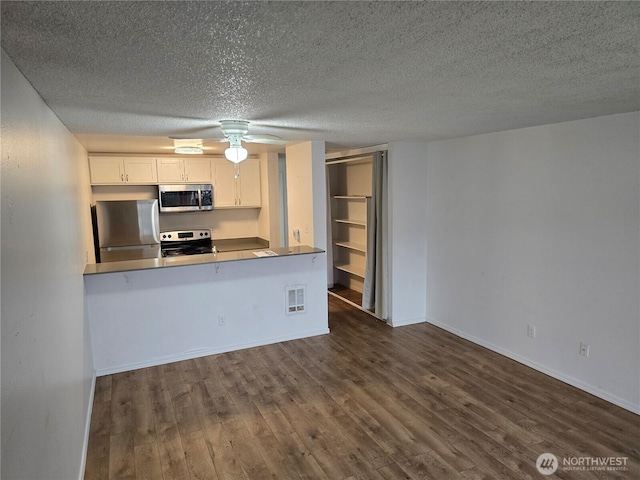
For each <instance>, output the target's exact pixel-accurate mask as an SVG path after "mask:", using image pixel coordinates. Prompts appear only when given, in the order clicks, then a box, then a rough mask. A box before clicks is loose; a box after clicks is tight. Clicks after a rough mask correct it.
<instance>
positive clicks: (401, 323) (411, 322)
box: [390, 317, 427, 328]
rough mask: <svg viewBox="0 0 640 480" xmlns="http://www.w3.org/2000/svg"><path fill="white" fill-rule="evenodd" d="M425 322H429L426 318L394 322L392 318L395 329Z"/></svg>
mask: <svg viewBox="0 0 640 480" xmlns="http://www.w3.org/2000/svg"><path fill="white" fill-rule="evenodd" d="M425 322H427V319H426V318H425V317H417V318H408V319H406V320H402V321H400V320H394V319H393V318H392V319H391V323H390V325H391V326H392V327H394V328H395V327H406V326H407V325H415V324H417V323H425Z"/></svg>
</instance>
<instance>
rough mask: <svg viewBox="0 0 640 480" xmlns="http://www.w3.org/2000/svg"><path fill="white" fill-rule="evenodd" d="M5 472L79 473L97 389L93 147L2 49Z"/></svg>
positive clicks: (33, 478)
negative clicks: (89, 291) (90, 286)
mask: <svg viewBox="0 0 640 480" xmlns="http://www.w3.org/2000/svg"><path fill="white" fill-rule="evenodd" d="M1 119H2V158H1V166H2V190H1V193H2V206H1V207H2V234H1V235H2V245H1V249H2V250H1V261H2V281H1V286H2V302H1V303H2V306H1V309H2V474H1V476H2V478H6V479H29V480H37V479H46V480H52V479H61V480H62V479H64V480H69V479H76V478H81V476H82V475H83V474H84V472H83V469H84V458H85V452H84V448H85V446H86V443H85V442H86V440H87V438H86V435H88V430H87V426H88V421H89V411H90V406H91V398H92V394H93V390H92V380H93V361H92V354H91V345H90V340H89V338H90V337H89V332H88V324H87V315H86V306H85V301H84V284H83V280H82V271H83V269H84V266H85V263H86V262H87V260H88V261H90V262H94V259H93V247H92V240H91V223H90V222H91V218H90V210H89V206H90V199H91V192H90V189H89V172H88V166H87V153H86V151H85V150H84V149H83V148H82V146H81V145H80V144H79V143H78V142H77V141H76V139H75V138H74V137H73V136H72V135H71V134H70V133H69V131H68V130H67V129H66V128H65V126H64V125H63V124H62V123H61V122H60V121H59V120H58V118H57V117H56V116H55V115H54V114H53V112H52V111H51V110H50V109H49V108H48V107H47V106H46V105H45V103H44V102H43V101H42V99H41V98H40V97H39V96H38V94H37V93H36V92H35V91H34V90H33V88H32V87H31V85H29V83H28V82H27V81H26V80H25V78H24V77H23V76H22V75H21V74H20V72H19V71H18V70H17V69H16V67H15V66H14V65H13V63H12V62H11V60H9V58H8V57H7V56H6V55H5V53H4V52H2V112H1Z"/></svg>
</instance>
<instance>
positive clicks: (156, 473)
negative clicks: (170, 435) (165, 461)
mask: <svg viewBox="0 0 640 480" xmlns="http://www.w3.org/2000/svg"><path fill="white" fill-rule="evenodd" d="M134 455H135V462H136V480H159V479H161V478H162V468H161V466H160V453H159V452H158V443H157V442H152V443H147V444H144V445H137V446H135V447H134Z"/></svg>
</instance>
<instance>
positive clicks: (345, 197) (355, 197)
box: [333, 195, 371, 201]
mask: <svg viewBox="0 0 640 480" xmlns="http://www.w3.org/2000/svg"><path fill="white" fill-rule="evenodd" d="M333 198H335V199H336V200H362V201H364V200H366V199H367V198H371V197H368V196H365V195H334V196H333Z"/></svg>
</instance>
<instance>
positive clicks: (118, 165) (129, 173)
mask: <svg viewBox="0 0 640 480" xmlns="http://www.w3.org/2000/svg"><path fill="white" fill-rule="evenodd" d="M89 171H90V175H91V183H92V184H93V185H114V184H123V183H128V184H147V183H157V181H158V178H157V173H156V159H155V158H146V157H89Z"/></svg>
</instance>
